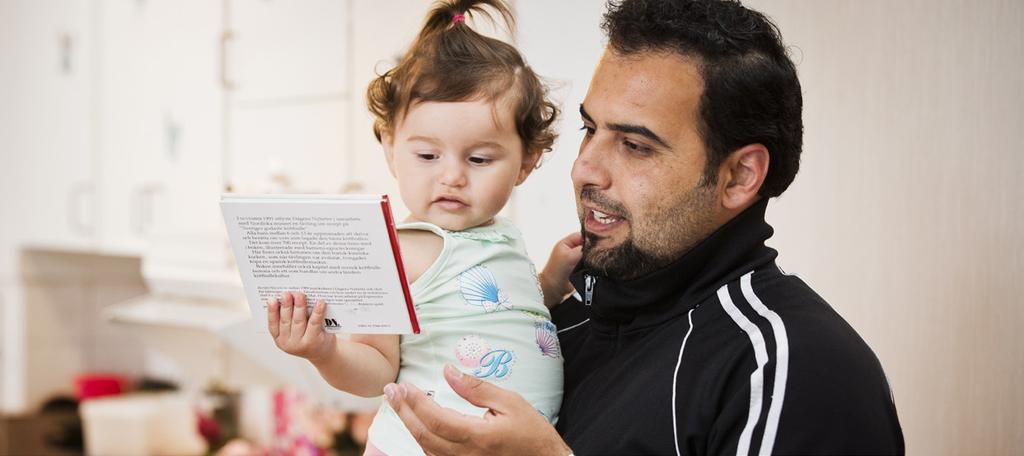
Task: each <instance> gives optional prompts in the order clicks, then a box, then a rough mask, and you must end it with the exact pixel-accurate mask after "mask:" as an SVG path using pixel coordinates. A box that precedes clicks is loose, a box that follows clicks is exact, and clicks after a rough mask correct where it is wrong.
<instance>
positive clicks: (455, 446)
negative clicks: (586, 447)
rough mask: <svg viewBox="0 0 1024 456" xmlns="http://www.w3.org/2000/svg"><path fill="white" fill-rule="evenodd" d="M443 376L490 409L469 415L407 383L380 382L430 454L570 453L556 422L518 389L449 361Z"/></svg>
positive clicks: (543, 455)
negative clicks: (466, 372) (494, 382)
mask: <svg viewBox="0 0 1024 456" xmlns="http://www.w3.org/2000/svg"><path fill="white" fill-rule="evenodd" d="M444 377H445V380H447V381H448V384H449V385H451V386H452V389H453V390H455V392H456V393H457V394H458V395H459V396H462V397H463V398H464V399H466V400H467V401H469V403H471V404H473V405H475V406H477V407H483V408H487V409H489V410H488V411H487V413H485V414H484V416H482V417H476V416H467V415H463V414H461V413H458V412H456V411H454V410H451V409H447V408H444V407H441V406H439V405H437V403H435V402H434V400H433V399H431V398H430V397H428V396H427V395H426V394H425V393H423V391H420V389H419V388H416V387H415V386H413V385H411V384H401V385H395V384H390V385H387V386H385V387H384V393H385V394H386V395H387V397H388V403H390V404H391V408H393V409H394V410H395V412H397V413H398V416H399V417H400V418H401V419H402V422H404V423H405V426H406V427H407V428H408V429H409V431H410V432H411V433H412V436H413V437H415V438H416V441H417V442H419V444H420V446H421V447H423V451H424V452H426V453H427V454H428V455H488V456H492V455H524V454H529V455H537V456H566V455H568V454H570V453H572V450H570V449H569V447H568V446H566V444H565V442H563V441H562V438H561V437H559V436H558V432H556V431H555V428H554V427H552V426H551V425H550V424H548V422H547V420H546V419H544V417H543V416H542V415H541V414H540V412H538V411H537V410H536V409H534V408H533V406H532V405H530V404H529V403H528V402H526V400H524V399H523V398H522V396H520V395H519V394H516V393H514V392H512V391H508V390H505V389H502V388H499V387H497V386H494V385H492V384H490V383H488V382H485V381H482V380H479V379H477V378H474V377H471V376H468V375H464V374H462V373H461V372H459V371H458V369H456V368H455V367H454V366H452V365H450V364H449V365H447V366H445V368H444Z"/></svg>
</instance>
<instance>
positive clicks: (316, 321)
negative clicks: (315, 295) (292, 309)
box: [306, 299, 327, 337]
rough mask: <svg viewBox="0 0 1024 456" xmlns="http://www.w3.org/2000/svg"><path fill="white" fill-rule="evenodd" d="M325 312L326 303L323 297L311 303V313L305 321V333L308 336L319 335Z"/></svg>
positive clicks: (322, 327)
mask: <svg viewBox="0 0 1024 456" xmlns="http://www.w3.org/2000/svg"><path fill="white" fill-rule="evenodd" d="M326 314H327V303H326V302H324V300H323V299H317V300H316V304H314V305H313V314H312V315H310V316H309V322H308V323H306V334H307V336H308V337H315V336H318V335H320V333H321V332H322V331H323V330H324V318H325V316H326Z"/></svg>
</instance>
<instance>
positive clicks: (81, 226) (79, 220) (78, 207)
mask: <svg viewBox="0 0 1024 456" xmlns="http://www.w3.org/2000/svg"><path fill="white" fill-rule="evenodd" d="M95 191H96V190H95V187H93V184H92V182H79V183H77V184H75V185H73V186H71V190H69V192H68V220H69V221H70V222H71V229H72V231H74V232H76V233H78V234H82V235H87V236H88V235H92V234H94V232H95V230H96V227H95V225H94V224H93V223H90V222H89V221H83V217H82V212H83V211H82V206H84V205H83V204H82V201H83V200H84V198H88V197H91V196H93V195H94V194H95Z"/></svg>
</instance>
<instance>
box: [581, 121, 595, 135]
mask: <svg viewBox="0 0 1024 456" xmlns="http://www.w3.org/2000/svg"><path fill="white" fill-rule="evenodd" d="M580 130H583V131H585V132H587V133H586V134H587V136H593V135H594V131H595V129H594V127H590V126H587V124H583V126H582V127H580Z"/></svg>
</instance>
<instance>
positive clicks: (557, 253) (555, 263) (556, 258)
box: [538, 232, 583, 309]
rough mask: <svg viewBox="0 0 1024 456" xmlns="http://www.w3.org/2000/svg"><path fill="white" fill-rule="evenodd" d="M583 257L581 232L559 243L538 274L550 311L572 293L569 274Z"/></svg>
mask: <svg viewBox="0 0 1024 456" xmlns="http://www.w3.org/2000/svg"><path fill="white" fill-rule="evenodd" d="M582 256H583V235H582V234H580V233H579V232H575V233H572V234H570V235H568V236H566V237H564V238H562V239H561V240H559V241H558V242H557V243H555V246H554V247H553V248H552V249H551V256H550V257H548V264H546V265H544V270H543V271H541V272H540V274H538V279H540V287H541V288H542V289H543V290H544V305H545V306H547V307H548V308H549V309H550V308H552V307H554V306H556V305H558V304H559V303H561V302H562V301H564V300H565V298H566V297H567V296H568V295H569V293H572V291H573V288H572V284H571V283H569V274H571V273H572V270H573V268H575V267H576V263H579V262H580V258H581V257H582Z"/></svg>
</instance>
